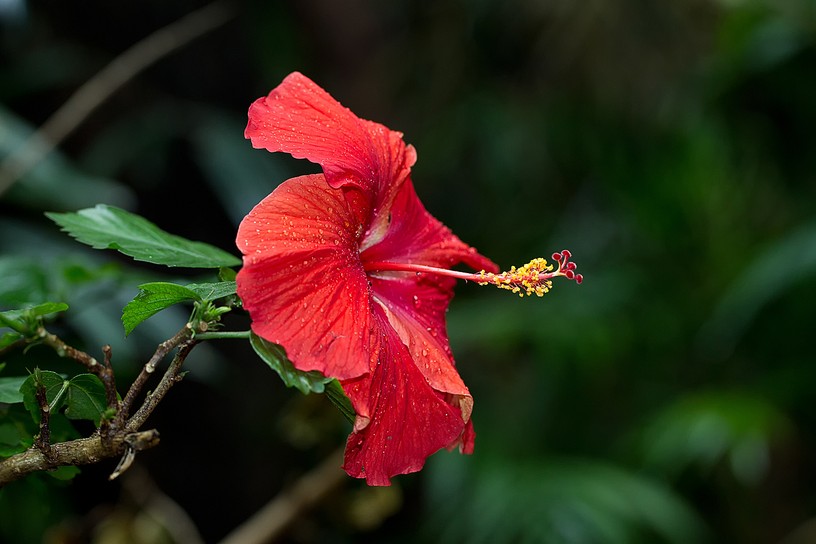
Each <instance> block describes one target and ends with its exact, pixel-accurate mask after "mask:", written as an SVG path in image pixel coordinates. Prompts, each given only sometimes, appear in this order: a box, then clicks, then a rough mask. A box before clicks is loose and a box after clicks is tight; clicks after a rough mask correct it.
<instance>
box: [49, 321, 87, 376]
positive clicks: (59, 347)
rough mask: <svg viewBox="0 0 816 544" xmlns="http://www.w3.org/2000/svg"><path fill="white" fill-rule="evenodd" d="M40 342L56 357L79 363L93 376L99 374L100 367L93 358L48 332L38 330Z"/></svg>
mask: <svg viewBox="0 0 816 544" xmlns="http://www.w3.org/2000/svg"><path fill="white" fill-rule="evenodd" d="M39 336H40V340H41V341H42V343H43V344H45V345H46V346H48V347H50V348H51V349H53V350H54V351H56V352H57V355H59V356H60V357H67V358H69V359H73V360H74V361H76V362H78V363H81V364H82V365H84V366H85V368H87V369H88V371H90V372H93V373H94V374H97V375H98V374H99V370H100V369H101V368H102V365H101V364H99V361H97V360H96V359H95V358H93V357H91V356H90V355H88V354H87V353H85V352H84V351H80V350H78V349H76V348H75V347H73V346H69V345H68V344H66V343H65V342H63V341H62V339H60V338H59V337H58V336H56V335H55V334H51V333H50V332H48V331H46V330H45V329H40V333H39Z"/></svg>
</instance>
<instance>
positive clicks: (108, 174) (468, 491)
mask: <svg viewBox="0 0 816 544" xmlns="http://www.w3.org/2000/svg"><path fill="white" fill-rule="evenodd" d="M198 5H199V3H198V2H196V1H193V0H185V1H180V0H179V1H176V2H158V1H148V2H141V3H133V4H128V5H120V4H111V3H106V2H98V1H91V2H74V1H66V2H59V3H54V2H35V1H30V2H25V1H24V0H13V1H10V2H5V3H2V5H1V6H0V26H2V28H0V32H2V34H0V66H2V68H0V102H2V108H0V155H5V154H7V153H9V151H10V150H11V149H13V148H14V147H15V146H17V145H19V142H20V141H22V140H23V139H24V138H25V137H26V136H27V135H28V134H29V133H30V132H31V131H32V127H34V126H37V125H39V124H41V123H42V122H43V121H44V120H45V119H46V118H47V117H48V115H49V113H50V112H53V111H54V110H56V109H57V108H58V107H59V106H60V105H61V104H62V103H63V102H64V101H65V99H66V98H67V97H68V96H69V95H70V93H71V92H72V91H73V90H74V89H76V88H77V87H78V86H79V85H81V84H82V83H83V82H84V81H86V80H87V79H88V78H89V77H91V76H92V75H93V74H94V73H96V72H97V71H98V70H99V69H101V68H102V67H103V66H104V65H105V64H106V63H107V62H109V61H110V60H111V59H113V58H114V57H115V56H116V55H117V54H118V53H120V52H122V51H123V50H125V49H126V48H127V47H129V46H130V45H132V44H133V43H135V42H136V41H138V40H139V39H141V38H142V37H144V36H145V35H147V34H149V33H150V32H151V31H153V30H154V29H156V28H158V27H160V26H162V25H165V24H168V23H169V22H171V21H173V20H176V19H177V18H179V17H181V16H182V15H184V14H185V13H188V12H190V11H191V10H192V9H194V8H195V7H197V6H198ZM235 5H236V7H237V8H238V9H239V13H238V16H237V17H236V19H235V20H233V21H231V22H230V23H228V24H227V25H226V26H224V27H223V28H221V29H218V30H215V31H213V32H211V33H210V34H208V35H206V36H204V37H202V38H199V39H198V40H197V41H195V42H193V43H191V44H189V45H187V46H186V47H184V48H182V49H179V50H178V51H177V52H175V53H173V55H171V56H170V57H168V58H166V59H164V60H162V61H161V62H159V63H158V64H157V65H155V66H153V67H151V68H150V69H148V70H147V71H145V72H144V73H142V74H140V75H139V76H138V77H137V78H135V79H134V80H133V81H132V82H130V83H129V84H128V86H127V87H126V88H124V89H123V90H121V91H120V92H119V93H117V94H116V95H114V96H112V97H111V98H110V100H108V101H107V102H106V103H105V104H104V105H103V106H102V107H101V109H100V110H99V111H97V112H96V113H94V114H93V115H91V116H90V117H89V118H88V119H87V120H85V122H84V124H83V125H82V126H80V127H79V129H78V130H77V131H76V133H74V134H73V135H72V136H71V137H70V138H68V139H67V140H66V141H65V142H64V143H63V145H62V146H61V148H60V151H59V152H58V153H55V154H53V155H51V156H49V157H48V158H47V160H45V161H43V162H41V163H40V164H39V165H38V166H37V167H36V168H35V169H33V170H32V171H31V172H29V174H28V175H26V176H25V178H24V179H22V180H20V181H18V182H17V184H15V186H14V187H13V189H12V190H11V191H9V192H8V193H5V194H3V195H2V196H0V276H1V277H2V278H3V281H2V282H0V310H2V309H5V308H8V307H12V306H15V305H19V304H20V303H21V302H26V303H32V304H36V303H40V302H44V301H48V300H64V301H65V302H67V303H68V304H69V305H70V306H71V309H72V312H69V313H68V314H67V315H66V316H65V318H64V319H63V320H62V321H60V322H58V325H59V327H61V329H62V332H64V333H65V334H66V335H68V336H71V337H72V338H73V339H74V340H75V341H76V342H77V343H78V344H80V346H81V347H84V348H86V349H88V350H90V351H91V352H98V347H99V346H101V345H102V344H105V343H110V344H112V345H113V353H114V358H113V361H114V364H115V365H116V367H117V368H118V369H119V368H123V369H124V370H123V371H122V372H123V375H127V373H128V372H131V373H132V372H133V369H134V368H136V365H138V364H139V362H140V361H141V360H143V358H144V357H145V355H146V354H149V353H151V352H152V350H153V349H154V348H155V345H156V343H157V342H160V341H162V340H163V339H165V338H166V337H168V336H169V335H170V334H172V332H174V331H175V330H177V328H178V326H180V325H181V323H183V322H184V319H185V317H184V316H183V315H175V316H174V315H173V314H167V315H165V314H164V313H162V314H159V315H157V316H155V317H154V318H151V320H149V321H146V322H145V323H144V324H143V325H141V326H140V327H139V328H138V329H136V331H134V333H133V334H132V335H131V336H130V337H129V338H128V341H127V342H124V341H123V336H124V332H123V330H122V327H121V323H120V322H119V317H120V315H121V311H122V307H123V306H124V305H125V304H126V303H127V302H128V301H129V300H131V299H132V298H133V297H134V296H135V295H136V294H137V292H138V290H137V289H136V285H138V284H140V283H144V282H148V281H165V280H168V278H166V277H159V276H157V274H156V273H155V272H154V271H153V270H152V269H149V268H141V267H140V268H130V267H128V266H125V265H123V264H122V262H123V261H122V260H120V259H117V257H116V256H115V255H109V254H108V255H105V256H104V257H102V256H100V255H95V254H91V253H90V252H87V251H85V249H84V248H82V247H80V246H79V245H78V244H75V243H73V242H72V241H71V240H69V239H67V237H66V236H65V235H64V234H62V233H59V232H58V230H57V229H56V228H55V227H54V226H53V225H52V224H50V223H49V222H48V221H47V219H45V217H44V216H43V212H45V211H66V210H76V209H79V208H84V207H90V206H94V205H95V204H97V203H104V204H109V205H115V206H119V207H123V208H127V209H129V210H131V211H134V212H137V213H140V214H142V215H144V216H145V217H147V218H148V219H150V220H151V221H154V222H156V223H158V224H160V225H161V226H162V228H165V229H166V230H168V231H169V232H173V233H176V234H179V235H181V236H185V237H188V238H190V239H194V240H204V241H207V242H209V243H212V244H214V245H216V246H218V247H220V248H222V249H225V250H227V251H230V252H232V253H237V251H235V250H234V249H233V237H234V232H235V226H236V225H237V223H238V222H239V221H240V219H241V217H243V215H244V214H245V213H246V212H247V211H248V210H249V209H250V208H251V207H252V206H253V205H254V204H255V203H257V202H258V201H259V200H260V199H261V198H262V197H263V196H265V195H266V194H267V193H268V192H269V191H271V190H272V189H273V188H274V187H275V186H276V184H277V183H279V182H280V181H282V180H284V179H286V178H288V177H291V176H293V175H298V174H302V173H307V172H313V171H315V168H314V166H313V165H308V164H305V163H301V162H297V161H292V160H290V159H288V158H286V157H278V156H273V155H270V154H268V153H265V152H261V151H255V150H252V148H251V145H250V144H249V143H248V142H246V141H244V140H243V135H242V128H243V123H244V119H245V111H246V108H247V106H248V105H249V103H250V102H251V101H252V100H253V99H255V98H256V97H257V96H260V95H262V94H265V93H266V92H268V90H269V89H270V88H272V87H273V86H274V85H276V84H277V83H278V82H279V81H280V80H281V79H282V78H283V77H284V76H285V75H286V74H287V73H289V72H290V71H293V70H299V71H302V72H304V73H306V74H307V75H308V76H310V77H311V78H313V79H314V80H315V81H316V82H318V83H319V84H320V85H321V86H323V87H324V88H326V89H327V90H329V91H330V92H331V93H332V94H333V95H334V96H335V97H337V98H338V99H339V100H341V101H342V102H343V103H344V104H345V105H346V106H348V107H350V108H351V109H352V110H353V111H355V112H356V113H358V114H359V115H361V116H362V117H365V118H369V119H374V120H377V121H380V122H382V123H384V124H386V125H387V126H389V127H392V128H394V129H396V130H401V131H403V132H404V133H405V135H406V136H405V137H406V140H407V141H408V142H410V143H412V144H413V145H414V146H415V147H416V148H417V150H418V156H419V161H418V163H417V165H416V167H415V168H414V173H413V179H414V182H415V185H416V187H417V191H418V193H419V195H420V197H421V198H422V199H423V202H424V203H425V205H426V206H427V207H428V209H429V210H430V211H431V212H432V213H433V214H435V215H436V216H437V217H439V218H440V219H441V220H442V221H443V222H445V223H446V224H447V225H449V226H450V227H451V228H452V229H453V230H454V232H456V233H457V234H458V235H459V236H460V237H461V238H462V239H463V240H465V241H467V242H468V243H471V244H473V245H474V246H475V247H477V248H478V249H479V250H480V251H481V252H482V253H484V254H486V255H488V256H490V257H491V258H493V259H494V260H496V261H497V262H499V263H501V264H502V265H503V266H505V267H506V266H509V265H511V264H516V265H519V264H521V263H523V262H526V261H527V260H529V258H531V257H535V256H539V255H541V256H547V255H549V254H551V253H552V252H553V251H556V250H560V249H563V248H569V249H570V250H571V251H572V253H573V255H574V256H575V260H576V262H577V263H578V264H579V266H580V270H581V272H582V273H583V274H584V277H585V282H584V284H583V285H581V286H580V287H576V286H574V285H557V286H556V288H555V290H554V291H553V292H552V293H550V294H549V295H547V297H546V298H545V299H543V300H538V299H536V300H528V299H524V300H518V299H516V298H515V297H511V296H508V295H507V294H505V293H500V292H492V291H487V290H482V289H477V288H476V287H474V286H473V285H460V286H459V287H458V289H457V297H456V298H455V299H454V301H453V303H452V305H451V309H450V313H449V328H450V336H451V342H452V347H453V350H454V353H455V355H456V358H457V361H458V363H459V368H460V371H461V373H462V374H463V377H464V378H465V381H466V383H467V384H468V385H469V387H470V388H471V392H472V393H473V396H474V399H475V403H476V404H475V411H474V420H475V424H476V431H477V433H478V439H477V447H476V453H475V454H474V456H473V457H469V458H464V457H460V456H458V455H453V454H445V453H440V454H437V455H436V456H434V457H432V458H431V459H430V460H429V462H428V466H427V467H426V469H425V470H424V471H423V472H421V473H419V474H417V475H413V476H407V477H402V478H397V479H396V481H395V486H394V488H392V489H391V490H390V491H386V492H380V491H372V490H367V489H365V488H364V486H362V484H360V483H359V482H356V481H348V482H347V483H346V484H345V485H344V486H343V488H342V489H341V490H339V491H338V492H337V493H336V494H335V496H333V497H332V498H331V499H330V500H328V501H327V503H326V504H325V505H324V506H323V507H321V508H318V509H317V510H316V511H315V512H313V513H311V514H309V515H306V516H304V517H303V518H302V519H299V520H298V521H297V523H296V524H295V525H294V526H293V527H292V528H291V530H290V532H289V534H288V537H287V538H288V539H289V541H292V542H321V541H332V542H350V541H377V542H417V541H428V542H437V541H440V540H441V539H442V538H445V539H446V540H447V541H452V542H480V541H483V542H496V543H501V542H559V543H567V544H571V543H574V544H585V543H596V542H597V543H600V542H603V543H618V542H620V543H624V542H626V543H628V542H672V543H674V542H678V543H682V542H706V541H709V542H744V543H749V544H750V543H760V542H769V541H780V540H781V539H783V538H785V537H786V536H788V535H795V537H793V536H792V537H791V538H800V539H804V540H798V541H802V542H806V541H807V540H806V536H802V535H806V532H805V531H806V527H807V526H808V525H807V524H808V523H809V520H811V518H812V516H814V515H816V512H814V510H813V505H814V504H816V494H814V491H813V490H814V489H816V469H815V467H816V464H815V463H814V459H816V440H815V439H814V436H816V412H814V410H813V404H812V400H811V399H812V393H811V390H812V388H813V384H816V366H814V363H815V361H814V360H813V347H812V344H813V342H812V337H811V336H810V334H811V332H810V327H811V325H809V324H808V323H810V318H809V317H808V316H811V315H812V307H813V302H812V301H814V300H816V282H815V281H814V276H816V257H815V254H814V248H816V231H814V212H815V211H816V179H814V178H816V164H814V163H816V141H814V138H813V135H812V132H813V128H812V127H813V126H814V124H816V101H814V100H813V97H814V96H816V71H814V70H813V66H814V65H815V64H814V62H815V61H816V5H814V4H813V2H811V1H809V0H781V1H772V0H682V1H680V2H671V3H649V2H640V1H637V0H613V1H606V2H604V1H600V0H595V1H589V2H571V1H568V0H542V1H533V0H511V1H508V2H490V1H488V0H475V1H470V2H464V1H461V0H440V1H436V2H428V1H420V2H409V1H398V2H382V3H380V2H372V1H366V0H354V1H351V2H342V3H335V2H329V1H321V0H308V1H303V2H258V1H254V2H253V1H250V2H246V3H240V4H239V3H235ZM202 214H203V215H202ZM202 216H206V219H207V220H206V221H201V220H200V218H201V217H202ZM179 275H181V276H183V275H184V273H183V272H179ZM178 279H184V280H186V282H187V283H189V282H194V281H197V279H198V278H196V277H194V276H190V277H184V278H178ZM56 295H59V296H56ZM74 310H75V311H74ZM234 319H237V318H234ZM233 324H235V325H236V327H239V326H244V327H245V325H246V323H245V322H241V321H240V320H238V321H236V322H233ZM4 362H6V363H7V366H6V368H4V369H3V374H2V375H3V376H4V377H13V376H22V375H24V374H25V373H26V370H25V367H24V363H23V362H22V359H18V358H15V357H11V356H10V357H7V358H6V359H5V361H4ZM59 364H60V363H59V362H58V361H55V360H50V359H48V358H47V357H46V356H43V360H41V361H38V365H39V366H40V367H41V368H48V369H50V370H54V371H57V372H59V371H60V367H59ZM264 367H265V365H262V364H258V360H257V358H256V357H255V356H254V354H253V353H252V352H251V350H248V349H244V348H240V349H239V348H235V347H233V345H231V344H229V343H225V344H223V345H222V344H218V345H216V346H215V349H212V350H209V351H207V350H202V351H201V352H200V353H199V352H196V353H195V354H194V355H193V356H192V357H191V359H190V361H189V366H188V369H189V370H190V375H189V379H188V380H185V383H184V384H183V385H182V386H181V387H179V388H177V389H174V390H173V392H172V393H171V394H170V396H169V397H168V398H167V399H166V401H165V403H164V404H163V406H162V407H161V408H160V410H159V412H158V413H157V415H156V417H155V425H156V426H157V428H159V429H160V431H161V432H162V437H163V440H162V444H161V446H160V447H159V448H158V449H156V450H154V451H151V452H148V453H145V454H142V455H141V456H140V458H139V459H138V462H139V463H140V464H141V465H142V466H143V467H144V468H146V469H147V471H149V473H150V475H151V478H152V480H153V481H155V482H156V485H158V486H159V487H160V488H161V489H162V490H163V491H164V493H166V494H167V496H169V497H172V499H173V500H174V501H176V503H178V505H180V506H181V508H183V510H184V511H186V512H187V514H188V515H189V517H190V519H191V520H192V523H194V524H195V526H196V527H197V528H198V530H199V531H200V532H201V534H202V536H203V538H204V539H205V540H206V541H214V540H217V539H218V538H220V537H221V536H223V535H224V534H226V533H227V532H228V531H229V530H230V529H232V528H233V527H235V526H236V525H238V524H239V523H240V522H241V521H243V520H244V519H246V518H247V517H248V516H249V515H251V514H252V513H253V512H254V511H255V510H257V509H258V508H259V507H260V506H261V505H262V504H264V502H266V501H267V500H269V498H271V497H272V496H273V495H274V494H275V493H277V492H278V491H279V490H280V489H282V488H283V487H284V486H285V484H286V483H287V482H290V481H292V480H293V479H294V478H296V477H297V475H298V474H301V473H303V472H305V471H306V470H308V469H309V468H310V467H312V466H315V465H316V464H317V463H318V462H319V458H320V455H321V454H323V453H326V452H329V451H332V450H333V449H334V448H335V447H336V446H337V445H338V444H340V443H342V440H343V436H344V435H345V434H346V432H347V431H348V428H347V427H346V426H345V425H346V424H345V423H344V422H343V420H342V418H341V417H340V415H339V414H337V413H335V412H334V411H333V410H332V408H331V407H330V405H329V403H328V402H323V404H322V409H321V407H315V406H314V404H313V403H314V402H316V401H315V399H314V398H312V397H311V396H310V397H302V396H301V395H300V394H299V393H297V392H295V391H291V390H287V389H285V387H284V386H283V385H282V384H281V383H280V380H277V378H276V376H275V375H274V374H273V373H271V372H269V370H268V369H266V368H264ZM128 369H129V370H128ZM73 370H74V371H76V370H77V369H73ZM319 399H320V400H323V399H322V397H319ZM7 406H8V405H0V410H6V407H7ZM12 408H14V406H12ZM310 428H311V429H319V432H309V431H308V429H310ZM3 429H4V427H2V426H0V431H3ZM6 431H9V429H7V428H6ZM9 432H10V431H9ZM3 436H5V435H0V439H2V437H3ZM304 437H307V438H308V439H306V438H304ZM225 460H229V461H228V462H229V464H230V466H231V468H230V469H225V465H224V462H225ZM110 469H111V467H108V466H103V467H99V468H98V469H95V468H94V467H89V468H87V469H83V474H82V475H80V476H79V477H78V478H77V479H76V480H75V481H74V482H73V484H72V485H71V486H69V487H66V486H65V485H64V484H59V483H58V482H57V481H56V480H54V479H53V478H49V477H48V476H47V475H43V476H38V477H34V478H29V479H28V480H26V481H24V482H19V483H16V484H14V485H13V486H8V487H7V488H6V489H4V490H2V491H0V503H2V508H0V517H1V518H2V523H0V540H6V541H15V542H34V541H38V540H39V539H40V538H41V536H42V535H43V534H44V533H46V534H48V535H51V536H53V535H62V536H65V535H71V536H72V537H74V538H83V537H86V538H87V539H88V540H90V535H91V534H93V531H92V529H91V528H92V527H94V526H97V525H99V526H102V525H104V522H103V521H100V515H101V514H100V512H106V511H107V512H109V515H108V516H107V517H105V519H107V520H108V522H109V523H110V521H111V520H114V519H119V518H117V514H116V513H117V512H119V513H120V515H121V513H122V512H128V513H129V514H128V515H130V514H131V513H132V509H133V501H132V500H131V498H130V497H131V495H129V491H128V490H127V486H125V487H120V484H111V483H108V482H107V480H106V474H107V473H109V472H110ZM189 475H195V479H191V478H190V476H189ZM203 482H206V485H202V484H203ZM54 483H57V484H58V485H56V486H54V485H52V484H54ZM224 497H229V498H230V500H229V501H227V502H226V503H225V502H224V501H223V498H224ZM103 517H104V516H103ZM810 522H811V523H812V521H810ZM799 527H801V529H798V530H797V528H799ZM792 541H793V540H792Z"/></svg>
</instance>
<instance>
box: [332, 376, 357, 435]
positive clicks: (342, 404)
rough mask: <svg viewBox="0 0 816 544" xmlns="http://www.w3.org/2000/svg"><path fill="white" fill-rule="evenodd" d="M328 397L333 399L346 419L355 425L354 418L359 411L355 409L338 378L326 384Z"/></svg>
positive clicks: (333, 402)
mask: <svg viewBox="0 0 816 544" xmlns="http://www.w3.org/2000/svg"><path fill="white" fill-rule="evenodd" d="M326 397H328V399H329V401H331V403H332V404H334V406H335V407H336V408H337V409H338V410H340V413H341V414H343V417H344V418H346V421H348V422H349V423H351V424H352V425H354V418H355V417H356V415H357V413H356V412H355V411H354V407H353V406H352V405H351V401H350V400H349V398H348V397H347V396H346V393H345V392H344V391H343V388H342V386H341V385H340V382H338V381H337V380H332V381H330V382H329V383H327V384H326Z"/></svg>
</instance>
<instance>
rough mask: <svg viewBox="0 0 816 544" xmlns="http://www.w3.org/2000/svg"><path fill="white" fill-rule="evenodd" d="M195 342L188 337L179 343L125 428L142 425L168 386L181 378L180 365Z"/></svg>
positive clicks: (134, 427) (129, 428)
mask: <svg viewBox="0 0 816 544" xmlns="http://www.w3.org/2000/svg"><path fill="white" fill-rule="evenodd" d="M196 343H197V341H196V340H193V339H190V338H188V339H187V340H186V341H185V342H184V343H182V344H181V346H180V347H179V349H178V351H177V352H176V356H175V357H173V360H172V361H171V362H170V366H169V367H168V368H167V370H166V371H165V373H164V375H163V376H162V379H161V381H160V382H159V385H157V386H156V389H155V390H154V391H152V392H150V393H148V394H147V397H146V398H145V400H144V402H143V403H142V405H141V406H140V407H139V409H138V410H137V411H136V413H135V414H133V417H131V418H130V419H129V420H128V422H127V424H126V425H125V429H126V430H130V431H135V430H137V429H139V428H140V427H141V426H142V425H144V422H145V421H146V420H147V418H148V417H150V414H152V413H153V410H155V409H156V406H157V405H158V404H159V402H161V400H162V399H163V398H164V396H165V395H166V394H167V392H168V391H169V390H170V388H171V387H173V386H174V385H175V384H177V383H178V382H180V381H181V380H182V378H183V376H182V374H181V367H182V365H183V364H184V360H185V359H186V358H187V356H188V355H189V354H190V351H191V350H192V349H193V348H194V347H195V345H196ZM145 366H147V365H145Z"/></svg>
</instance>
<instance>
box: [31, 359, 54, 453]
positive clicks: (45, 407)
mask: <svg viewBox="0 0 816 544" xmlns="http://www.w3.org/2000/svg"><path fill="white" fill-rule="evenodd" d="M35 372H36V371H35ZM39 376H40V375H39V373H36V375H35V378H37V389H36V392H35V393H34V396H35V397H36V399H37V405H38V406H39V407H40V432H39V433H38V434H37V436H35V437H34V447H35V448H37V449H38V450H40V452H41V453H42V454H43V456H44V457H45V458H46V459H48V460H52V459H53V458H54V455H53V452H52V451H51V427H50V425H51V406H50V405H49V404H48V399H47V398H46V395H45V386H44V385H43V384H42V382H40V380H39Z"/></svg>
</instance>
